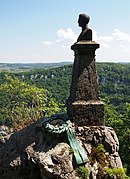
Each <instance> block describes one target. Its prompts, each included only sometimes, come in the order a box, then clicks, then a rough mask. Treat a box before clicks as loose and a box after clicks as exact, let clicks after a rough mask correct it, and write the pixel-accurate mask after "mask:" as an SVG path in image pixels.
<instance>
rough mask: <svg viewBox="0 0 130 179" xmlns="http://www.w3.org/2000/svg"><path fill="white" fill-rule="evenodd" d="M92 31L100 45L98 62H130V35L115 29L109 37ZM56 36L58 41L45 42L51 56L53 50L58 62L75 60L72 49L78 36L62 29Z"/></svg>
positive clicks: (70, 30)
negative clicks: (59, 60)
mask: <svg viewBox="0 0 130 179" xmlns="http://www.w3.org/2000/svg"><path fill="white" fill-rule="evenodd" d="M92 31H93V40H94V41H96V42H97V43H99V44H100V48H99V49H98V50H97V51H96V53H97V54H98V55H97V58H98V59H99V60H98V61H107V62H119V61H129V60H130V50H129V49H130V34H127V33H124V32H121V31H120V30H119V29H114V30H113V31H112V33H111V34H108V35H98V33H97V32H96V31H95V30H94V29H93V30H92ZM56 34H57V38H56V40H54V41H44V42H43V44H44V45H46V46H48V47H47V48H48V52H49V55H50V50H51V53H52V54H53V55H52V56H53V57H54V58H55V59H56V60H57V59H60V58H61V61H62V59H63V58H65V59H70V60H73V52H72V51H71V50H70V47H71V45H72V44H73V43H74V42H76V41H77V37H78V35H77V34H75V32H73V30H72V29H71V28H67V29H62V28H61V29H59V30H58V31H57V33H56ZM50 46H51V49H50V48H49V47H50ZM52 46H53V48H52ZM57 52H58V53H57ZM44 53H45V52H44ZM46 53H47V52H46ZM48 58H49V57H48Z"/></svg>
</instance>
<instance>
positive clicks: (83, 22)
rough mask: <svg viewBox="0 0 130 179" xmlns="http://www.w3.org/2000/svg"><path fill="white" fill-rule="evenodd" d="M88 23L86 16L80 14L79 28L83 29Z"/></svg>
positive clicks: (88, 18)
mask: <svg viewBox="0 0 130 179" xmlns="http://www.w3.org/2000/svg"><path fill="white" fill-rule="evenodd" d="M89 21H90V17H89V16H88V15H86V14H80V15H79V19H78V24H79V26H80V27H85V26H86V25H87V24H88V23H89Z"/></svg>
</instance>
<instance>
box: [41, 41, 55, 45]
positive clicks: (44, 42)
mask: <svg viewBox="0 0 130 179" xmlns="http://www.w3.org/2000/svg"><path fill="white" fill-rule="evenodd" d="M42 44H44V45H48V46H50V45H52V44H53V42H51V41H43V42H42Z"/></svg>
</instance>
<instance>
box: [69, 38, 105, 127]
mask: <svg viewBox="0 0 130 179" xmlns="http://www.w3.org/2000/svg"><path fill="white" fill-rule="evenodd" d="M97 48H99V44H97V43H96V42H93V41H79V42H77V43H75V44H74V45H73V46H72V47H71V49H72V50H74V52H75V60H74V64H73V73H72V83H71V89H70V96H69V98H68V104H67V106H68V108H67V111H68V115H69V116H70V117H72V118H73V121H74V122H75V123H76V125H81V124H82V125H85V126H86V125H88V126H92V125H98V126H100V125H104V105H103V102H101V101H100V98H99V87H98V81H97V73H96V65H95V50H96V49H97Z"/></svg>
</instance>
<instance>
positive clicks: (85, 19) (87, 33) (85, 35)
mask: <svg viewBox="0 0 130 179" xmlns="http://www.w3.org/2000/svg"><path fill="white" fill-rule="evenodd" d="M89 20H90V17H89V16H88V15H86V14H80V15H79V19H78V24H79V26H80V27H81V28H82V32H81V34H80V35H79V37H78V39H77V41H82V40H87V41H92V30H91V29H89V28H88V26H87V24H88V23H89Z"/></svg>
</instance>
